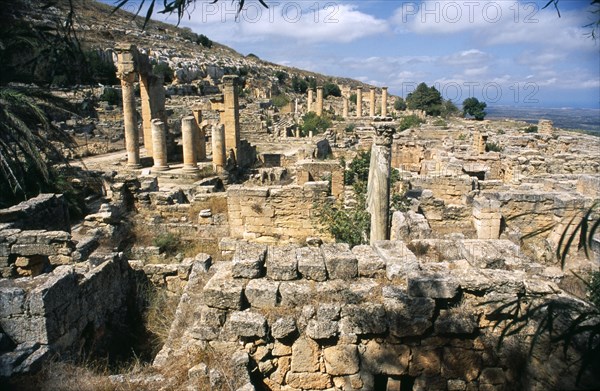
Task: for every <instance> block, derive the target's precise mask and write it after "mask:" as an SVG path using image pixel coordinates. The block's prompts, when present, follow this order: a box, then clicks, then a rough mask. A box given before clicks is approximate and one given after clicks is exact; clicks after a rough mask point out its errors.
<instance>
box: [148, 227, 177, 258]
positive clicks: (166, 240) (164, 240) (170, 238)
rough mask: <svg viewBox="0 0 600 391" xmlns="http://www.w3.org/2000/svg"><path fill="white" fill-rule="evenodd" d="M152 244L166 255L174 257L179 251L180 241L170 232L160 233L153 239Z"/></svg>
mask: <svg viewBox="0 0 600 391" xmlns="http://www.w3.org/2000/svg"><path fill="white" fill-rule="evenodd" d="M152 244H153V245H154V246H156V247H158V248H159V249H160V251H161V252H164V253H166V254H167V255H175V254H176V253H177V252H178V251H179V250H180V247H181V240H180V238H179V237H178V236H177V235H175V234H173V233H171V232H162V233H160V234H158V235H157V236H156V237H154V239H153V240H152Z"/></svg>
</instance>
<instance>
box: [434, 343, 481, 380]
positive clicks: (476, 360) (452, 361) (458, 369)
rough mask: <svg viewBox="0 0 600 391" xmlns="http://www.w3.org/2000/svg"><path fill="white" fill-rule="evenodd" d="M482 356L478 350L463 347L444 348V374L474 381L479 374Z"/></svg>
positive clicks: (448, 376)
mask: <svg viewBox="0 0 600 391" xmlns="http://www.w3.org/2000/svg"><path fill="white" fill-rule="evenodd" d="M480 369H481V356H480V355H479V353H478V352H476V351H472V350H467V349H461V348H451V347H446V348H444V352H443V360H442V376H444V377H447V378H457V379H464V380H465V381H469V382H470V381H473V380H475V379H476V378H477V376H479V371H480Z"/></svg>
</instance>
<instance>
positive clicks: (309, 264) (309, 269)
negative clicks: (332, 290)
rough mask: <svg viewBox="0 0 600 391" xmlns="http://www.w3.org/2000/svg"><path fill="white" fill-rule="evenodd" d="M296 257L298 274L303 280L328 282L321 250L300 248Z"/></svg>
mask: <svg viewBox="0 0 600 391" xmlns="http://www.w3.org/2000/svg"><path fill="white" fill-rule="evenodd" d="M296 257H297V259H298V272H300V274H301V275H302V277H303V278H306V279H309V280H313V281H325V280H327V269H326V268H325V261H324V259H323V256H322V254H321V251H319V248H315V247H302V248H299V249H298V250H297V251H296Z"/></svg>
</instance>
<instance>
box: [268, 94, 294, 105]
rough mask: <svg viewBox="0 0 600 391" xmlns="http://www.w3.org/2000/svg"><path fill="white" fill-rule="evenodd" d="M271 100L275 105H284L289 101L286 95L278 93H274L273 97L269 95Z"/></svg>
mask: <svg viewBox="0 0 600 391" xmlns="http://www.w3.org/2000/svg"><path fill="white" fill-rule="evenodd" d="M271 102H273V105H274V106H275V107H279V108H281V107H285V106H287V105H288V104H289V103H290V100H289V99H288V97H287V96H285V95H283V94H279V95H275V96H273V97H271Z"/></svg>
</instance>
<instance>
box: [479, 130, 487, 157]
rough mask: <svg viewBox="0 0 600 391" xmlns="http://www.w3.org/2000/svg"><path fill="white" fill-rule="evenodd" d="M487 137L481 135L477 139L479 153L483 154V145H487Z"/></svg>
mask: <svg viewBox="0 0 600 391" xmlns="http://www.w3.org/2000/svg"><path fill="white" fill-rule="evenodd" d="M487 139H488V135H487V134H482V135H481V136H480V137H479V153H485V145H486V144H487Z"/></svg>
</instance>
